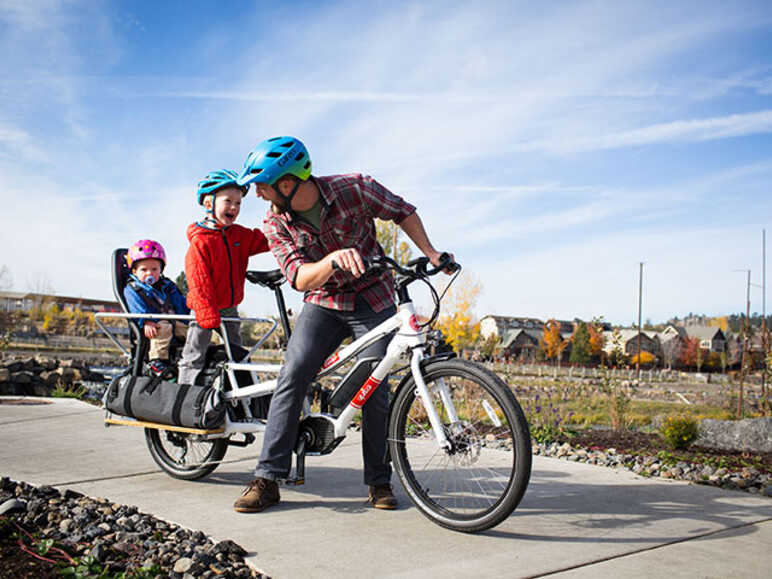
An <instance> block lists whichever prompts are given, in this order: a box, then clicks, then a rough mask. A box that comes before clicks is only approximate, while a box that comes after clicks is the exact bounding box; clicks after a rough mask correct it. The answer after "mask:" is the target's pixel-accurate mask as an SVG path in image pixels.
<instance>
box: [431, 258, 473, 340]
mask: <svg viewBox="0 0 772 579" xmlns="http://www.w3.org/2000/svg"><path fill="white" fill-rule="evenodd" d="M481 291H482V286H481V285H480V282H479V281H477V280H476V279H475V278H474V277H473V276H472V275H471V274H469V273H467V272H464V273H462V274H461V275H460V276H459V277H458V278H457V279H456V281H455V283H454V284H453V285H451V286H450V288H449V289H448V291H447V293H446V294H445V298H444V299H443V305H442V314H441V315H440V318H439V320H438V321H437V325H438V327H439V329H440V331H442V334H443V335H444V336H445V339H446V341H447V342H448V344H450V345H451V346H452V347H453V349H454V350H455V351H456V352H461V351H462V350H463V349H464V348H470V347H472V346H474V344H475V342H476V341H477V338H478V336H479V334H480V324H479V322H477V321H475V320H474V317H473V315H474V307H475V305H476V304H477V297H478V296H479V295H480V292H481Z"/></svg>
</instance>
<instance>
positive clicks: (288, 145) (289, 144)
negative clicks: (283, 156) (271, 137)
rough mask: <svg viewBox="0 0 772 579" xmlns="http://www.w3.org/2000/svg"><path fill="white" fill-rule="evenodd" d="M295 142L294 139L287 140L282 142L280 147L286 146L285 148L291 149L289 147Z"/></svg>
mask: <svg viewBox="0 0 772 579" xmlns="http://www.w3.org/2000/svg"><path fill="white" fill-rule="evenodd" d="M294 144H295V143H294V141H287V142H285V143H282V144H281V145H279V146H280V147H284V148H285V149H289V148H290V147H291V146H292V145H294Z"/></svg>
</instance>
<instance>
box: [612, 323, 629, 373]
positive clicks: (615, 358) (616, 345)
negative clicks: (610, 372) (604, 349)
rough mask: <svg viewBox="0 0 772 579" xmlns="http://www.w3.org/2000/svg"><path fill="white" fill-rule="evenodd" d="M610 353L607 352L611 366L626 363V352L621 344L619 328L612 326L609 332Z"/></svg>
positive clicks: (619, 365)
mask: <svg viewBox="0 0 772 579" xmlns="http://www.w3.org/2000/svg"><path fill="white" fill-rule="evenodd" d="M611 344H612V345H611V354H609V362H610V363H611V365H612V366H615V367H617V368H619V367H621V366H624V365H625V364H626V363H627V354H625V349H624V347H623V346H622V334H621V333H620V331H619V328H614V331H613V332H612V333H611Z"/></svg>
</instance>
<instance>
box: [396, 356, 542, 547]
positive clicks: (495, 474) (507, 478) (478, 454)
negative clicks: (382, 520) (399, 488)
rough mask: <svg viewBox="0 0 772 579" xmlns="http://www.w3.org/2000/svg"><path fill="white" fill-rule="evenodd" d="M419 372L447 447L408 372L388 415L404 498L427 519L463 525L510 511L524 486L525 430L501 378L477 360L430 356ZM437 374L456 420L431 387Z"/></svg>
mask: <svg viewBox="0 0 772 579" xmlns="http://www.w3.org/2000/svg"><path fill="white" fill-rule="evenodd" d="M422 375H423V378H424V380H425V382H426V384H427V387H429V391H430V393H431V397H432V403H433V404H434V406H435V408H436V409H437V412H438V414H439V417H440V420H441V421H442V423H443V428H444V430H445V433H446V436H447V437H448V439H449V441H450V442H451V448H450V449H440V448H438V446H437V443H436V440H435V437H434V434H433V432H432V429H431V426H430V425H429V423H428V417H427V416H426V411H425V409H424V406H423V402H422V400H421V398H420V397H419V396H418V395H417V389H416V385H415V381H414V379H413V377H412V376H410V377H408V378H407V379H406V381H405V382H404V383H403V384H402V386H401V387H400V388H399V390H398V391H397V393H396V395H395V397H394V401H393V403H392V408H391V412H390V417H389V451H390V453H391V458H392V461H393V462H394V467H395V470H396V471H397V474H398V475H399V478H400V480H401V482H402V484H403V486H404V487H405V490H406V491H407V493H408V496H409V497H410V499H411V500H412V501H413V503H414V504H415V505H416V507H417V508H418V509H419V510H420V511H421V513H422V514H424V515H425V516H427V517H428V518H429V519H431V520H432V521H433V522H434V523H436V524H438V525H440V526H443V527H446V528H448V529H452V530H454V531H461V532H467V533H474V532H479V531H483V530H486V529H490V528H491V527H494V526H496V525H498V524H499V523H501V522H502V521H504V520H505V519H506V518H507V517H509V516H510V515H511V514H512V512H513V511H514V510H515V508H517V505H518V504H519V503H520V500H521V499H522V497H523V495H524V494H525V490H526V488H527V486H528V481H529V479H530V476H531V437H530V433H529V429H528V423H527V421H526V419H525V415H524V414H523V411H522V409H521V408H520V404H519V403H518V402H517V399H516V398H515V395H514V394H513V393H512V391H511V390H510V389H509V387H508V386H507V385H506V383H504V382H503V381H502V380H501V379H500V378H499V377H498V376H496V375H495V374H494V373H493V372H490V371H488V370H487V369H485V368H484V367H482V366H479V365H477V364H474V363H471V362H467V361H465V360H458V359H452V360H442V361H437V362H430V363H429V364H427V365H426V366H425V367H424V369H423V370H422ZM439 380H443V381H444V383H445V384H446V385H447V387H448V390H449V391H450V395H451V398H452V401H453V406H454V407H455V408H456V411H457V413H458V418H459V420H458V421H457V422H455V423H451V422H450V420H449V419H448V413H447V411H446V408H445V406H444V404H443V403H442V401H441V400H440V396H439V394H438V392H437V389H436V388H435V387H434V386H435V385H436V384H438V381H439ZM483 401H484V402H483ZM486 406H487V408H486ZM494 417H495V418H494ZM497 423H498V424H497Z"/></svg>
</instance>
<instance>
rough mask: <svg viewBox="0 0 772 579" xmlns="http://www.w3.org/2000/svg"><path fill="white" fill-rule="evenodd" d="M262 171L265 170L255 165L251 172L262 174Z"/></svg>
mask: <svg viewBox="0 0 772 579" xmlns="http://www.w3.org/2000/svg"><path fill="white" fill-rule="evenodd" d="M262 172H263V170H262V169H261V168H260V167H255V168H254V169H252V170H251V171H250V174H252V175H258V174H260V173H262Z"/></svg>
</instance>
